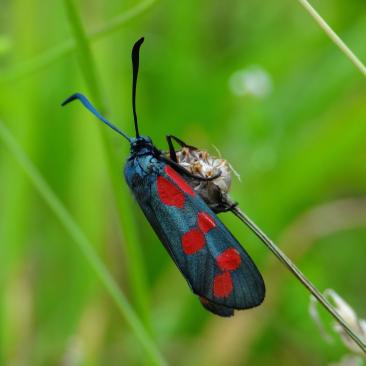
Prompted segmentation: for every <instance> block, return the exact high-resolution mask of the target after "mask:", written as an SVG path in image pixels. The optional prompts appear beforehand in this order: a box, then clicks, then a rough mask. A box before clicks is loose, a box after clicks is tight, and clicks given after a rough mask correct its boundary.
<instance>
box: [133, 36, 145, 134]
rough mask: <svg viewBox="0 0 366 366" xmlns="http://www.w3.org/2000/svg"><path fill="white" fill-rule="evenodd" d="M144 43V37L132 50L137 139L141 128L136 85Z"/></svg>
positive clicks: (134, 113) (134, 115)
mask: <svg viewBox="0 0 366 366" xmlns="http://www.w3.org/2000/svg"><path fill="white" fill-rule="evenodd" d="M143 42H144V37H142V38H140V39H139V40H138V41H137V42H136V43H135V44H134V46H133V48H132V55H131V56H132V71H133V75H132V109H133V119H134V121H135V131H136V137H140V134H139V126H138V124H137V113H136V84H137V75H138V73H139V60H140V47H141V45H142V43H143Z"/></svg>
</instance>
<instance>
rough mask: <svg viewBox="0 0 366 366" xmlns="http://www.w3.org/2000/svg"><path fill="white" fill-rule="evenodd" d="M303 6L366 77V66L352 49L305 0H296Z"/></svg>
mask: <svg viewBox="0 0 366 366" xmlns="http://www.w3.org/2000/svg"><path fill="white" fill-rule="evenodd" d="M298 1H299V3H300V4H301V5H302V6H303V7H304V8H305V10H306V11H307V12H308V13H309V14H310V16H311V17H312V18H313V19H314V20H315V21H316V22H317V23H318V25H319V26H320V28H322V29H323V31H324V32H325V33H326V35H327V36H328V37H329V38H330V39H331V40H332V42H333V43H334V44H335V45H336V46H337V47H338V48H339V49H340V50H341V52H342V53H343V54H344V55H345V56H346V57H347V58H348V59H349V60H350V61H351V62H352V63H353V64H354V65H355V66H356V67H357V69H358V70H359V71H360V72H361V74H362V75H363V76H364V77H366V67H365V65H364V64H363V63H362V61H361V60H360V59H359V58H358V57H357V56H356V55H355V54H354V53H353V52H352V50H351V49H350V48H349V47H348V46H347V45H346V44H345V43H344V41H343V40H342V39H341V38H340V37H339V36H338V34H337V33H336V32H334V30H333V29H332V28H331V27H330V26H329V24H328V23H327V22H326V21H325V20H324V19H323V18H322V17H321V16H320V14H319V13H318V12H317V11H316V10H315V9H314V7H313V6H311V4H310V3H309V2H308V1H307V0H298Z"/></svg>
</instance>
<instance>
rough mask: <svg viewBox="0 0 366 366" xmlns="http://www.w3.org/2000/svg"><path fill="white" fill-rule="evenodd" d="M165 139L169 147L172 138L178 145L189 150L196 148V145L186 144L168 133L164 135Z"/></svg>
mask: <svg viewBox="0 0 366 366" xmlns="http://www.w3.org/2000/svg"><path fill="white" fill-rule="evenodd" d="M166 139H167V141H168V145H169V148H170V145H171V146H173V143H172V140H174V141H175V142H176V143H177V144H178V145H179V146H180V147H188V148H189V149H191V150H197V148H196V147H194V146H191V145H188V144H186V143H185V142H184V141H182V140H181V139H179V138H178V137H176V136H173V135H168V136H166Z"/></svg>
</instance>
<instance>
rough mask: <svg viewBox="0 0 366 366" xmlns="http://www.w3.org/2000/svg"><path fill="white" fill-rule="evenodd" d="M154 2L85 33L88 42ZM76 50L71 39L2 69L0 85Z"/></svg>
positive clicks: (132, 9)
mask: <svg viewBox="0 0 366 366" xmlns="http://www.w3.org/2000/svg"><path fill="white" fill-rule="evenodd" d="M155 2H156V0H145V1H142V2H141V3H140V4H137V5H136V6H134V7H132V8H131V9H129V10H127V11H125V12H123V13H122V14H119V15H117V16H116V17H114V18H112V19H111V20H109V21H108V22H107V23H106V24H105V25H104V26H102V27H100V28H98V29H97V30H94V31H91V32H88V33H87V38H88V40H89V41H96V40H99V39H102V38H104V37H105V36H107V35H109V34H111V33H113V32H116V31H118V30H119V29H120V28H121V27H122V26H123V25H125V24H126V23H127V22H128V21H130V20H132V19H133V18H136V17H137V16H139V15H140V14H142V13H143V12H145V11H146V10H148V9H149V8H150V7H151V6H152V5H153V4H154V3H155ZM75 48H76V43H75V41H74V40H73V39H68V40H66V41H64V42H62V43H60V44H59V45H57V46H55V47H52V48H50V49H49V50H47V51H45V52H43V53H42V54H40V55H38V56H35V57H33V58H32V59H30V60H29V61H26V62H22V63H20V64H18V65H15V66H11V67H9V68H8V69H2V70H1V71H0V83H6V82H12V81H16V80H19V79H22V78H25V77H27V76H29V75H32V74H33V73H35V72H37V71H40V70H43V69H44V68H46V67H47V66H49V65H52V64H53V63H55V62H57V61H58V60H60V59H61V58H62V57H65V56H66V55H69V54H70V53H71V52H73V51H74V50H75Z"/></svg>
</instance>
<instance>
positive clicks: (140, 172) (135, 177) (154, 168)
mask: <svg viewBox="0 0 366 366" xmlns="http://www.w3.org/2000/svg"><path fill="white" fill-rule="evenodd" d="M161 170H162V163H161V162H160V161H159V159H158V158H157V156H156V153H155V151H151V150H149V149H148V148H145V147H144V148H142V149H139V150H138V151H137V152H136V153H135V154H131V156H130V157H129V158H128V159H127V162H126V165H125V169H124V175H125V178H126V181H127V184H128V185H129V186H130V188H131V189H132V191H135V190H136V189H137V190H138V189H139V186H141V184H142V182H143V181H145V180H153V179H155V178H154V177H155V176H156V175H158V174H160V173H161Z"/></svg>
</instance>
